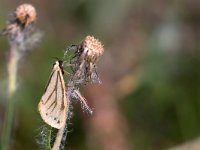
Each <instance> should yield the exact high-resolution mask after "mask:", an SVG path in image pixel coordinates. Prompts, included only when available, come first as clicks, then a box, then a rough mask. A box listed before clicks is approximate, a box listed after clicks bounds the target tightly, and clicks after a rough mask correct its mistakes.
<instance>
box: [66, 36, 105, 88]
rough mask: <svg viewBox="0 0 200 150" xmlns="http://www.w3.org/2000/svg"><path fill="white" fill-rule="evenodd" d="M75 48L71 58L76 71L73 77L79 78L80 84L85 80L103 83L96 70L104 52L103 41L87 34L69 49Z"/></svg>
mask: <svg viewBox="0 0 200 150" xmlns="http://www.w3.org/2000/svg"><path fill="white" fill-rule="evenodd" d="M74 48H75V49H76V51H75V53H74V56H73V57H72V58H71V59H70V63H71V64H72V69H73V71H74V78H73V79H74V80H77V82H78V83H79V84H82V83H84V82H92V83H101V81H100V79H99V77H98V74H97V71H96V62H97V61H98V59H99V57H100V56H101V55H102V54H103V52H104V48H103V45H102V44H101V42H100V41H99V40H98V39H95V38H94V37H93V36H86V38H85V39H84V40H83V41H82V42H81V44H79V45H72V46H71V47H70V48H69V49H68V51H69V50H72V49H74ZM66 54H67V51H66V52H65V55H66Z"/></svg>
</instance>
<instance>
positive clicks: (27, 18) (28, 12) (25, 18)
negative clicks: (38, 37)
mask: <svg viewBox="0 0 200 150" xmlns="http://www.w3.org/2000/svg"><path fill="white" fill-rule="evenodd" d="M15 16H16V19H18V21H19V22H20V23H21V24H24V25H25V26H27V25H29V24H31V23H33V22H34V21H35V20H36V16H37V13H36V10H35V8H34V7H33V6H32V5H30V4H22V5H19V6H18V7H17V8H16V11H15Z"/></svg>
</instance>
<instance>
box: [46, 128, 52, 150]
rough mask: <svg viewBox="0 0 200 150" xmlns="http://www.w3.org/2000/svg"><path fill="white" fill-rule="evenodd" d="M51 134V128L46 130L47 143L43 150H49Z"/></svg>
mask: <svg viewBox="0 0 200 150" xmlns="http://www.w3.org/2000/svg"><path fill="white" fill-rule="evenodd" d="M51 133H52V128H51V127H50V128H49V129H48V135H47V143H46V145H45V150H51Z"/></svg>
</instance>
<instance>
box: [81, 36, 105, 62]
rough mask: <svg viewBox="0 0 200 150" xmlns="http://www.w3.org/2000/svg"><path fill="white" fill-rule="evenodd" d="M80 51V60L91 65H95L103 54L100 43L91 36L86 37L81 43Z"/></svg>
mask: <svg viewBox="0 0 200 150" xmlns="http://www.w3.org/2000/svg"><path fill="white" fill-rule="evenodd" d="M81 49H82V54H81V59H84V60H86V61H88V62H92V63H95V62H96V61H97V60H98V58H99V57H100V56H101V55H102V54H103V52H104V48H103V45H102V44H101V42H100V41H99V40H98V39H95V38H94V37H93V36H86V38H85V39H84V41H83V42H82V43H81Z"/></svg>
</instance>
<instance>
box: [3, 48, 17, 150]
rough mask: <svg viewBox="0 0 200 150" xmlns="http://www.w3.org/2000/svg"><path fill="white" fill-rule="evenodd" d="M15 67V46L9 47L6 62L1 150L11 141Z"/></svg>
mask: <svg viewBox="0 0 200 150" xmlns="http://www.w3.org/2000/svg"><path fill="white" fill-rule="evenodd" d="M17 65H18V53H17V46H16V45H15V44H13V45H11V49H10V55H9V60H8V66H7V67H8V100H7V110H6V113H5V121H4V126H3V133H2V137H1V146H2V147H1V149H2V150H8V149H9V145H10V141H11V140H10V139H11V131H12V124H13V113H14V94H15V91H16V79H17Z"/></svg>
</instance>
